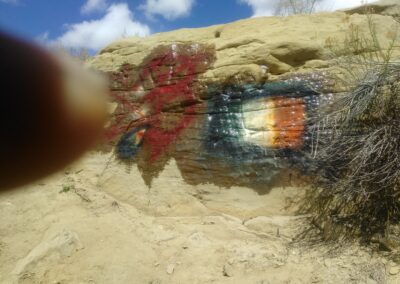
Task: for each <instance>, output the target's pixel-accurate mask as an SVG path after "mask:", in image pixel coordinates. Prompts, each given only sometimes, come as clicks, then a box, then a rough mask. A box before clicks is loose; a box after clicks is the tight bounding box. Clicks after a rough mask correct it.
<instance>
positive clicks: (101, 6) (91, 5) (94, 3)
mask: <svg viewBox="0 0 400 284" xmlns="http://www.w3.org/2000/svg"><path fill="white" fill-rule="evenodd" d="M107 7H108V5H107V1H106V0H87V1H86V3H85V4H84V5H83V6H82V8H81V13H82V14H90V13H93V12H104V11H106V10H107Z"/></svg>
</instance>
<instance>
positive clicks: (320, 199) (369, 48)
mask: <svg viewBox="0 0 400 284" xmlns="http://www.w3.org/2000/svg"><path fill="white" fill-rule="evenodd" d="M368 24H369V31H370V33H369V35H368V36H363V35H361V33H359V31H358V30H357V28H355V27H352V28H351V29H350V31H349V34H348V37H347V38H346V40H345V42H344V44H343V45H342V48H339V49H335V50H333V51H332V52H333V53H335V56H340V59H339V60H338V62H337V63H338V65H339V67H340V69H341V76H339V77H338V80H341V83H342V84H343V86H345V87H347V92H346V93H345V94H344V95H343V96H341V97H339V98H338V99H337V100H336V102H335V103H334V105H333V107H331V109H330V110H329V111H328V113H322V115H321V118H320V119H318V121H317V123H316V124H315V125H314V126H313V133H314V139H315V140H314V144H315V145H316V146H315V147H314V149H313V155H314V157H315V159H316V165H317V166H316V172H315V180H314V183H313V190H312V191H311V196H312V199H313V201H312V202H310V201H309V200H308V202H307V206H306V207H305V208H306V210H307V212H311V213H312V215H313V216H314V219H313V224H315V225H316V227H318V228H319V230H320V231H322V232H323V233H324V237H325V239H331V240H337V239H338V238H354V237H355V236H357V237H359V238H360V239H361V240H364V241H367V242H370V241H371V240H376V239H379V240H381V239H385V238H386V239H387V238H389V237H392V236H390V232H391V225H393V224H398V223H399V221H400V199H399V198H400V62H392V61H391V57H392V53H393V51H394V49H395V46H396V44H395V43H396V40H397V36H396V37H394V38H393V42H391V43H390V44H389V45H388V46H386V47H385V48H384V47H383V46H382V45H381V43H380V41H379V40H378V37H377V33H376V31H375V27H374V24H373V18H372V16H369V20H368Z"/></svg>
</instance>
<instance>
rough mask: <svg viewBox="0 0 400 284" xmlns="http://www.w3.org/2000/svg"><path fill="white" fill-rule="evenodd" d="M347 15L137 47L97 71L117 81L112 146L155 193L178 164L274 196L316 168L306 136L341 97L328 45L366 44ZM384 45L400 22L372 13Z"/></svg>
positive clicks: (121, 44)
mask: <svg viewBox="0 0 400 284" xmlns="http://www.w3.org/2000/svg"><path fill="white" fill-rule="evenodd" d="M368 19H369V17H368V16H366V15H359V14H352V15H349V14H347V13H344V12H335V13H321V14H315V15H309V16H304V15H297V16H290V17H267V18H255V19H247V20H242V21H238V22H234V23H231V24H226V25H218V26H212V27H208V28H200V29H183V30H178V31H174V32H168V33H162V34H156V35H153V36H150V37H148V38H144V39H141V38H129V39H124V40H121V41H118V42H115V43H113V44H111V45H110V46H108V47H106V48H105V49H103V50H102V51H101V52H100V54H99V55H98V56H97V57H96V58H95V59H94V60H93V61H92V62H91V65H92V66H93V67H94V68H97V69H100V70H102V71H106V72H109V74H110V78H111V86H110V88H111V97H112V99H113V103H114V107H115V111H114V112H113V115H112V119H111V121H110V123H109V125H108V129H107V133H106V136H107V137H106V138H107V141H108V143H109V144H110V145H112V146H116V154H117V156H118V157H119V158H121V159H122V160H125V161H133V162H134V163H136V164H137V165H138V167H139V169H140V171H141V172H142V176H143V178H144V180H145V181H146V183H147V184H148V185H151V183H152V180H153V179H154V178H155V177H157V176H158V175H159V173H160V172H161V171H162V170H163V168H164V167H165V165H166V164H167V163H168V161H169V160H170V159H171V158H174V159H175V160H176V163H177V165H178V167H179V168H180V170H181V173H182V176H183V178H184V180H185V181H186V182H188V183H190V184H194V185H197V184H202V183H213V184H216V185H218V186H224V187H230V186H234V185H242V186H248V187H251V188H254V189H256V190H257V191H258V192H266V191H268V190H269V188H271V187H272V186H273V185H274V184H276V183H277V182H278V183H280V184H291V183H292V181H293V180H296V179H297V178H296V176H298V175H297V173H299V172H301V175H303V174H304V173H305V172H308V171H310V170H311V169H312V168H313V167H315V165H313V163H312V161H311V159H310V157H309V153H310V152H311V150H312V147H313V145H314V142H313V139H314V137H313V136H312V134H311V133H310V125H312V123H313V121H314V119H315V117H316V115H317V114H318V113H319V111H320V109H321V106H322V105H329V104H330V103H331V102H332V101H333V100H334V93H336V92H339V91H340V89H339V88H338V87H336V86H335V82H334V81H332V80H331V78H330V77H329V71H331V70H332V69H334V68H335V66H334V61H332V60H331V59H332V54H333V53H332V51H331V50H330V49H331V48H336V47H335V46H332V45H342V44H343V43H344V40H345V38H346V37H347V36H348V33H349V31H353V32H354V31H355V30H357V34H359V35H360V36H366V37H367V36H370V34H369V33H370V31H369V28H368V27H369V25H368ZM372 20H373V22H374V26H375V28H374V29H375V32H376V34H377V36H378V38H379V41H380V43H381V46H382V48H383V49H384V48H386V47H388V46H389V44H390V42H391V40H392V38H393V32H394V31H395V29H396V28H398V27H399V24H398V23H397V22H396V21H395V20H394V19H393V17H390V16H382V15H373V17H372Z"/></svg>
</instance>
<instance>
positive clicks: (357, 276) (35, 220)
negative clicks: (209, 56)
mask: <svg viewBox="0 0 400 284" xmlns="http://www.w3.org/2000/svg"><path fill="white" fill-rule="evenodd" d="M110 157H111V156H110V155H109V154H108V155H106V154H99V153H91V154H89V155H87V157H85V158H84V159H82V160H81V161H80V162H78V163H76V164H75V165H73V166H70V167H68V168H67V169H65V171H64V172H62V173H59V174H57V175H54V176H53V177H50V178H48V179H46V180H44V181H40V182H37V183H36V184H34V185H30V186H27V187H25V188H22V189H21V190H16V191H12V192H6V193H2V194H1V195H0V283H54V284H56V283H59V284H64V283H144V284H162V283H250V284H252V283H254V284H268V283H370V284H372V283H400V273H399V272H400V266H397V265H396V264H395V263H393V262H392V261H390V260H386V259H385V258H383V257H382V256H380V255H379V254H377V253H373V252H372V251H370V250H368V249H367V248H363V247H359V246H358V245H356V244H341V245H340V246H338V247H336V248H335V249H333V250H332V249H331V247H328V246H324V245H318V246H309V245H305V244H304V243H302V242H293V240H294V239H295V238H296V236H297V235H298V234H299V233H300V232H301V231H302V230H303V229H304V228H305V226H306V216H301V215H300V216H299V215H296V213H295V211H296V210H295V209H296V208H295V207H294V206H288V205H289V204H296V201H298V199H299V198H301V196H302V193H303V191H304V190H302V189H299V188H294V187H287V188H274V189H272V190H271V191H270V192H269V193H267V194H264V195H259V194H257V193H256V192H255V191H253V190H251V189H248V188H241V187H236V188H230V189H221V188H218V187H216V186H214V185H211V184H203V185H200V186H191V185H188V184H186V183H185V182H184V181H183V180H182V177H181V176H180V173H179V170H178V169H177V167H176V165H175V162H174V161H173V160H172V161H171V162H170V163H169V164H168V166H167V167H166V168H165V169H164V171H163V172H162V173H161V174H160V176H159V177H158V178H157V179H156V180H155V182H154V184H153V186H152V188H148V187H146V185H145V184H144V182H143V180H142V178H141V176H140V173H139V172H138V171H137V169H136V167H135V166H133V167H132V168H127V167H126V166H125V165H121V164H119V163H118V162H116V161H115V160H113V159H112V158H110ZM288 201H290V202H288Z"/></svg>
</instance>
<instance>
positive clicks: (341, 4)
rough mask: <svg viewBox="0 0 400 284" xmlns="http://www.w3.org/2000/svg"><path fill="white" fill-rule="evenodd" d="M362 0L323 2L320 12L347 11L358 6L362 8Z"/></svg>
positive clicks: (326, 0) (327, 0)
mask: <svg viewBox="0 0 400 284" xmlns="http://www.w3.org/2000/svg"><path fill="white" fill-rule="evenodd" d="M362 2H363V1H361V0H334V1H332V0H323V1H322V3H321V5H320V10H324V11H326V10H328V11H335V10H340V9H347V8H352V7H356V6H361V4H362Z"/></svg>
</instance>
